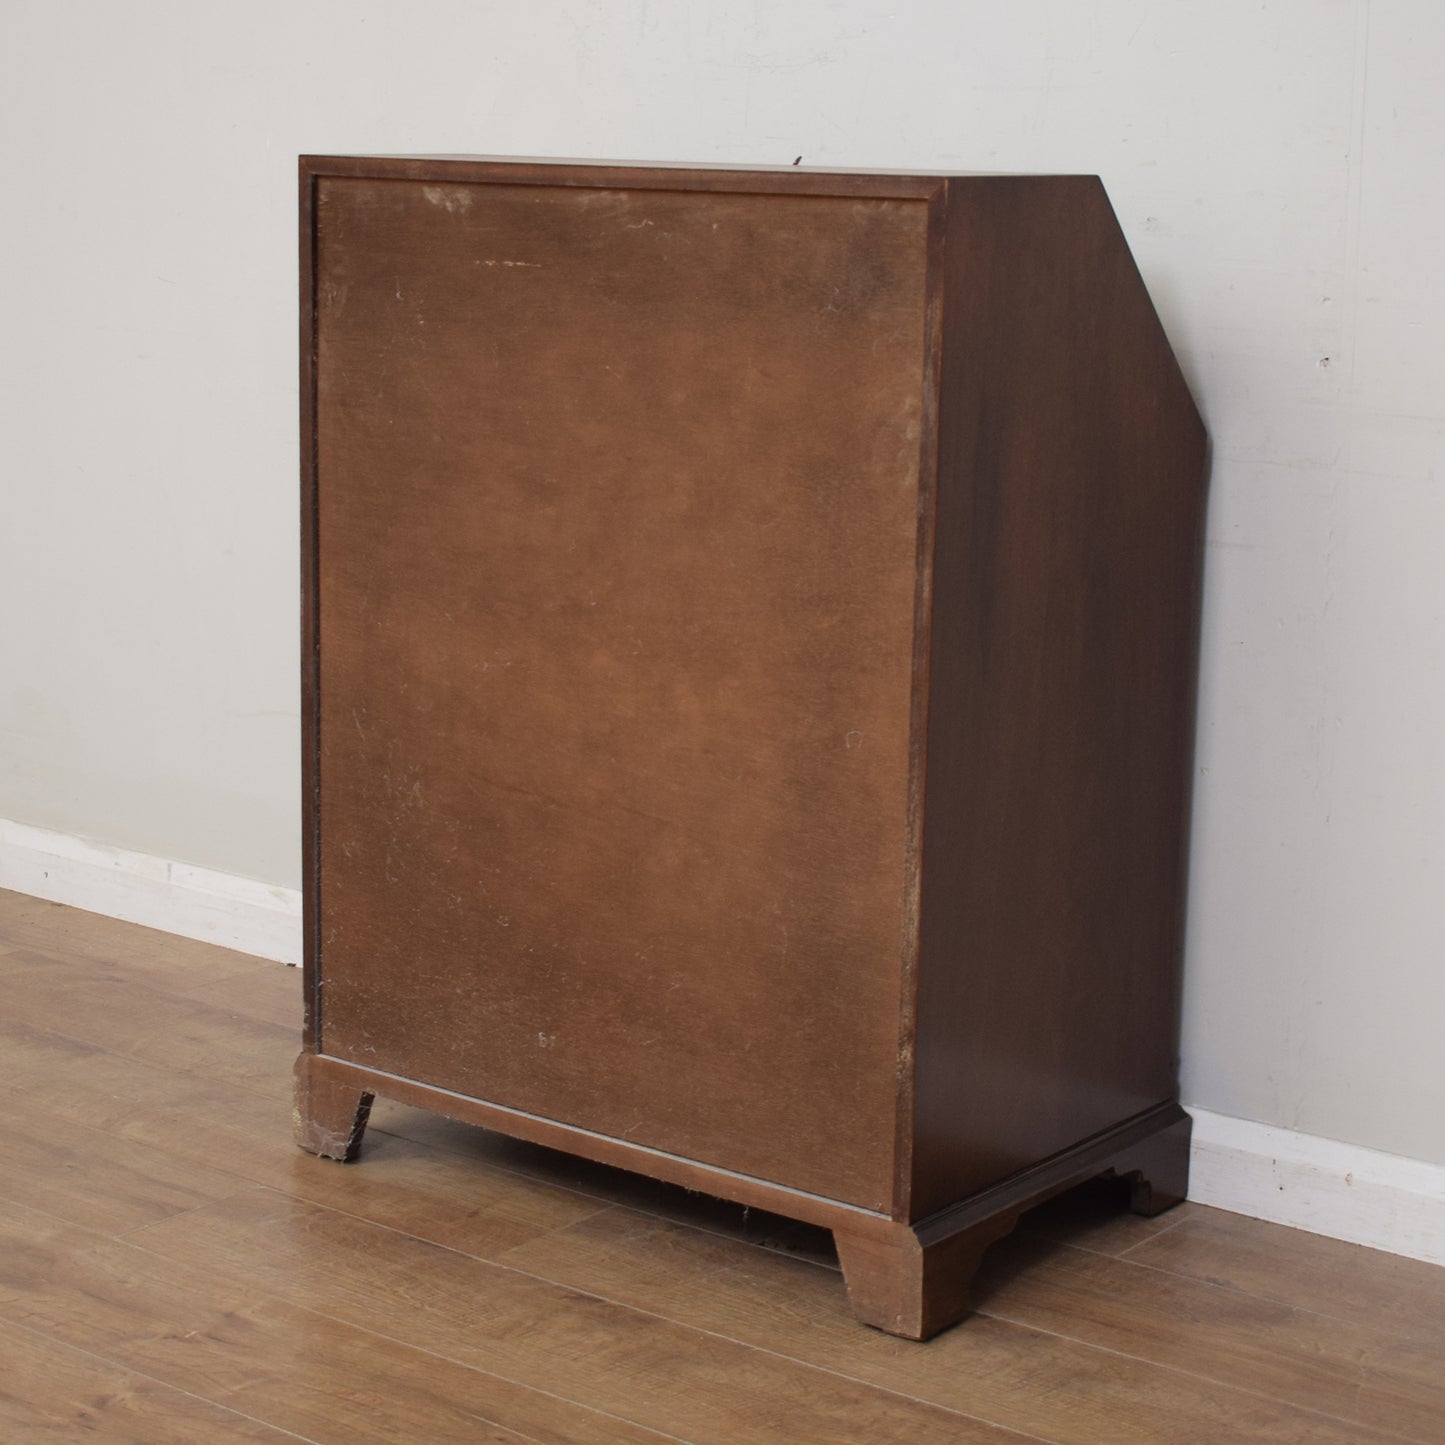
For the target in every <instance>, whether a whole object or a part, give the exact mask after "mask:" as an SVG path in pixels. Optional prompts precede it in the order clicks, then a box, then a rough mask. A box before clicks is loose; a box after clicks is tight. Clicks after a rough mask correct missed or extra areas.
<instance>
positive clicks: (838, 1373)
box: [125, 1184, 1067, 1445]
mask: <svg viewBox="0 0 1445 1445" xmlns="http://www.w3.org/2000/svg"><path fill="white" fill-rule="evenodd" d="M254 1187H255V1188H256V1189H261V1190H265V1191H266V1192H267V1193H269V1194H279V1195H283V1196H284V1197H286V1198H288V1199H298V1197H297V1196H295V1195H291V1194H288V1193H287V1192H286V1191H285V1190H282V1189H276V1188H274V1187H273V1186H271V1185H265V1184H258V1185H255V1186H254ZM298 1202H299V1203H302V1204H306V1205H308V1206H310V1207H311V1208H315V1209H325V1210H328V1211H329V1212H330V1213H333V1214H337V1215H340V1216H341V1217H342V1218H345V1219H354V1220H356V1221H357V1222H359V1223H362V1224H367V1225H370V1226H371V1227H372V1228H374V1229H384V1230H386V1231H387V1232H388V1233H391V1234H395V1235H398V1236H400V1237H401V1238H403V1239H410V1240H413V1241H414V1242H416V1243H418V1244H423V1245H426V1246H427V1247H429V1248H431V1249H438V1250H443V1251H445V1252H446V1253H448V1254H455V1255H457V1256H459V1257H460V1258H462V1259H469V1260H472V1261H474V1262H475V1263H478V1264H482V1265H485V1266H487V1267H488V1268H491V1269H501V1270H505V1271H506V1272H507V1273H508V1274H512V1275H516V1276H517V1277H518V1278H520V1279H528V1280H532V1281H534V1282H536V1283H538V1284H545V1285H548V1286H550V1287H551V1288H554V1289H563V1290H566V1291H567V1292H568V1293H569V1294H575V1295H579V1296H582V1297H584V1298H587V1299H593V1300H597V1301H599V1302H601V1303H603V1304H608V1305H611V1306H613V1307H614V1308H616V1309H622V1310H626V1311H628V1312H629V1313H631V1314H636V1315H641V1316H643V1317H645V1318H648V1319H655V1320H660V1321H662V1322H663V1323H665V1324H669V1325H672V1326H674V1327H675V1328H677V1329H681V1330H686V1331H688V1332H689V1333H693V1334H697V1335H702V1336H705V1337H707V1338H709V1339H715V1340H721V1341H723V1342H724V1343H726V1344H730V1345H736V1346H737V1347H739V1348H740V1349H745V1350H748V1351H751V1352H752V1353H754V1354H758V1355H765V1356H768V1357H769V1358H771V1359H777V1360H784V1361H786V1362H788V1363H789V1364H793V1365H797V1366H800V1367H801V1368H803V1369H806V1370H809V1371H813V1372H816V1373H818V1374H822V1375H827V1376H830V1377H832V1378H834V1379H839V1380H846V1381H848V1382H849V1383H850V1384H853V1385H858V1386H861V1387H862V1388H864V1389H867V1390H872V1391H877V1392H878V1393H879V1394H883V1395H888V1396H892V1397H893V1398H895V1399H899V1400H907V1401H909V1402H910V1403H912V1404H915V1405H921V1406H924V1407H926V1408H928V1409H932V1410H940V1411H942V1412H944V1413H945V1414H949V1415H955V1416H957V1417H958V1418H959V1419H961V1420H971V1421H973V1422H974V1423H975V1424H980V1425H988V1426H991V1427H993V1428H995V1429H999V1430H1006V1431H1008V1432H1009V1433H1010V1434H1012V1435H1015V1436H1016V1437H1017V1438H1019V1439H1020V1440H1030V1441H1036V1442H1039V1445H1067V1442H1060V1441H1053V1440H1050V1439H1049V1438H1048V1437H1046V1436H1042V1435H1033V1434H1030V1433H1029V1432H1027V1431H1023V1430H1019V1429H1017V1428H1016V1427H1015V1426H1012V1425H1004V1424H1001V1423H1000V1422H999V1421H997V1420H990V1419H988V1418H986V1417H985V1416H982V1415H975V1414H973V1413H971V1412H969V1411H967V1410H958V1409H955V1408H954V1407H952V1406H950V1405H943V1404H939V1403H938V1402H937V1401H935V1400H927V1399H924V1398H923V1397H922V1396H919V1395H912V1394H909V1393H908V1392H906V1391H903V1390H897V1389H894V1388H892V1387H890V1386H888V1385H880V1384H878V1383H877V1382H876V1381H874V1380H866V1379H862V1378H860V1377H858V1376H856V1375H850V1374H848V1373H846V1372H845V1371H842V1370H835V1369H833V1368H831V1367H829V1366H827V1365H820V1364H817V1363H815V1362H813V1361H811V1360H805V1359H802V1358H800V1357H799V1356H796V1355H789V1354H786V1353H784V1352H783V1351H780V1350H774V1349H770V1348H769V1347H767V1346H766V1345H756V1344H753V1343H751V1342H750V1341H748V1340H740V1339H737V1338H736V1337H735V1336H732V1335H727V1334H723V1333H722V1332H721V1331H718V1330H710V1329H707V1328H706V1327H704V1326H702V1325H695V1324H690V1323H688V1322H687V1321H686V1320H679V1319H676V1318H674V1317H673V1316H671V1315H666V1314H663V1313H662V1312H661V1311H659V1310H650V1309H647V1308H645V1307H643V1306H641V1305H635V1304H629V1303H628V1302H627V1301H625V1300H619V1299H614V1298H613V1297H612V1296H610V1295H606V1294H601V1293H599V1292H598V1291H596V1290H588V1289H579V1288H578V1287H577V1286H575V1285H572V1284H568V1283H566V1282H565V1281H562V1280H555V1279H551V1278H549V1277H548V1276H546V1275H542V1274H537V1273H534V1272H533V1271H531V1270H526V1269H520V1268H518V1267H517V1266H516V1265H514V1264H507V1263H505V1262H503V1261H502V1260H501V1259H487V1258H484V1257H483V1256H481V1255H476V1254H469V1253H468V1252H467V1251H466V1250H464V1249H457V1248H455V1247H454V1246H452V1245H448V1244H439V1243H437V1241H435V1240H431V1239H426V1238H425V1237H424V1236H422V1235H418V1234H412V1233H411V1232H410V1231H409V1230H405V1229H398V1228H397V1227H396V1226H395V1225H390V1224H383V1223H380V1222H379V1221H377V1220H374V1219H366V1218H365V1217H364V1216H362V1215H358V1214H351V1213H348V1212H347V1211H346V1210H342V1209H334V1208H332V1207H331V1206H330V1205H320V1204H315V1203H314V1202H313V1201H311V1200H306V1199H298ZM615 1207H624V1206H615ZM589 1217H590V1216H589ZM165 1222H166V1221H164V1220H157V1221H153V1222H152V1223H150V1224H146V1225H143V1226H142V1227H141V1228H140V1229H139V1230H137V1231H135V1233H143V1232H144V1231H145V1230H148V1229H154V1228H158V1227H160V1226H161V1225H163V1224H164V1223H165ZM564 1227H565V1226H564ZM683 1227H687V1226H683ZM125 1242H126V1243H127V1244H129V1245H131V1246H132V1247H134V1248H136V1249H142V1250H145V1252H146V1253H147V1254H152V1255H155V1256H156V1257H157V1258H161V1259H166V1258H169V1256H167V1255H164V1254H162V1253H161V1252H160V1251H158V1250H149V1249H145V1246H144V1244H141V1243H138V1242H137V1241H136V1239H135V1238H134V1237H133V1236H132V1237H129V1238H127V1240H126V1241H125ZM729 1268H736V1266H735V1265H734V1266H729ZM302 1308H308V1309H312V1312H313V1313H316V1314H326V1312H325V1311H322V1310H316V1309H313V1308H312V1307H311V1306H302ZM326 1317H327V1318H333V1317H332V1316H330V1315H329V1314H327V1315H326ZM339 1322H340V1323H351V1324H354V1322H352V1321H339ZM355 1327H356V1328H369V1327H363V1326H355ZM858 1328H859V1329H864V1328H866V1326H863V1325H859V1326H858ZM370 1332H371V1333H373V1334H377V1335H380V1336H381V1337H382V1338H384V1339H388V1340H392V1341H393V1342H394V1343H397V1344H406V1341H403V1340H397V1339H395V1337H393V1336H391V1335H387V1334H385V1333H384V1332H383V1331H380V1330H370ZM409 1348H412V1349H417V1348H422V1347H420V1346H415V1345H412V1346H409ZM426 1353H428V1354H432V1355H435V1356H436V1357H437V1358H439V1359H444V1360H448V1361H450V1362H451V1363H453V1364H460V1365H466V1367H467V1368H468V1369H475V1368H476V1367H475V1366H472V1365H467V1363H466V1361H464V1360H458V1359H457V1358H456V1357H455V1356H453V1355H443V1354H441V1353H440V1352H439V1351H435V1350H427V1351H426ZM481 1373H484V1374H492V1375H493V1378H496V1379H508V1377H507V1376H504V1375H497V1374H495V1373H494V1372H491V1371H482V1372H481ZM509 1383H512V1384H521V1383H522V1382H520V1381H515V1380H512V1381H509ZM524 1387H525V1388H527V1389H536V1388H537V1387H536V1386H533V1385H525V1386H524ZM543 1393H550V1392H546V1391H544V1392H543ZM555 1398H559V1399H561V1398H564V1397H561V1396H557V1397H555ZM572 1403H581V1402H575V1401H574V1402H572ZM585 1408H588V1409H595V1408H596V1407H595V1406H586V1407H585ZM599 1413H606V1412H599ZM626 1423H628V1424H633V1425H636V1424H638V1423H639V1422H638V1421H635V1420H628V1421H627V1422H626ZM643 1428H646V1429H652V1428H654V1427H652V1426H645V1427H643ZM667 1438H676V1437H667Z"/></svg>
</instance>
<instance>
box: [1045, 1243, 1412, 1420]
mask: <svg viewBox="0 0 1445 1445" xmlns="http://www.w3.org/2000/svg"><path fill="white" fill-rule="evenodd" d="M1161 1232H1163V1231H1161ZM1154 1237H1155V1238H1158V1236H1157V1235H1156V1236H1154ZM1142 1243H1144V1244H1147V1243H1149V1241H1148V1240H1144V1241H1142ZM1064 1247H1065V1248H1066V1249H1077V1248H1080V1246H1078V1245H1072V1244H1070V1245H1065V1246H1064ZM1138 1247H1139V1246H1135V1248H1138ZM1112 1258H1114V1259H1118V1260H1120V1261H1122V1262H1124V1263H1127V1264H1128V1265H1129V1266H1130V1267H1131V1268H1133V1269H1147V1270H1148V1271H1149V1272H1150V1273H1151V1274H1161V1275H1165V1276H1167V1277H1168V1278H1169V1279H1178V1280H1184V1281H1186V1282H1188V1283H1189V1284H1191V1285H1196V1286H1200V1287H1202V1288H1205V1289H1212V1290H1215V1291H1217V1292H1219V1293H1221V1294H1225V1295H1233V1296H1236V1297H1237V1298H1240V1299H1250V1300H1259V1301H1260V1302H1261V1303H1263V1304H1271V1305H1275V1306H1276V1307H1278V1308H1279V1309H1286V1310H1293V1311H1294V1312H1295V1313H1297V1314H1302V1315H1308V1316H1309V1317H1310V1318H1311V1319H1317V1320H1325V1321H1328V1322H1329V1323H1330V1324H1335V1325H1347V1326H1350V1327H1352V1328H1354V1329H1367V1330H1370V1331H1373V1332H1375V1333H1377V1334H1381V1335H1384V1336H1385V1337H1386V1338H1387V1339H1391V1340H1404V1341H1407V1342H1408V1343H1410V1344H1413V1345H1419V1344H1423V1343H1424V1342H1423V1341H1421V1340H1419V1339H1417V1338H1416V1337H1415V1336H1413V1335H1410V1334H1407V1333H1406V1332H1405V1331H1403V1330H1399V1329H1392V1328H1391V1327H1390V1326H1389V1325H1387V1324H1378V1323H1374V1322H1371V1323H1370V1324H1368V1325H1362V1324H1360V1322H1359V1321H1358V1320H1354V1319H1350V1318H1349V1317H1348V1316H1346V1315H1336V1314H1330V1313H1329V1312H1328V1311H1327V1310H1318V1309H1312V1308H1311V1307H1310V1306H1309V1305H1302V1304H1295V1303H1294V1302H1293V1301H1291V1300H1284V1299H1279V1298H1277V1297H1276V1296H1274V1295H1268V1294H1259V1293H1257V1292H1256V1291H1254V1290H1248V1289H1243V1288H1241V1287H1240V1286H1239V1285H1233V1284H1226V1283H1224V1282H1223V1281H1222V1280H1217V1279H1211V1278H1209V1277H1207V1276H1205V1275H1199V1274H1183V1273H1181V1272H1180V1271H1179V1270H1177V1269H1169V1268H1168V1267H1166V1266H1165V1265H1162V1264H1152V1263H1150V1261H1149V1260H1147V1259H1128V1260H1126V1259H1125V1257H1124V1256H1123V1255H1114V1256H1112ZM1432 1445H1433V1442H1432Z"/></svg>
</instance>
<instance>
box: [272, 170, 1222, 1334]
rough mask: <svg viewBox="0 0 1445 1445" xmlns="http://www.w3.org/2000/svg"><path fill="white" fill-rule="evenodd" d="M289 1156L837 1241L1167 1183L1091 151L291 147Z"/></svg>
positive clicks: (1175, 606)
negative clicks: (299, 1017) (1064, 155)
mask: <svg viewBox="0 0 1445 1445" xmlns="http://www.w3.org/2000/svg"><path fill="white" fill-rule="evenodd" d="M301 204H302V247H301V259H302V287H303V307H302V407H303V438H302V440H303V446H302V451H303V489H304V504H303V567H304V650H303V668H304V685H303V693H304V749H305V757H304V788H305V800H304V810H305V817H304V827H305V838H306V850H305V851H306V880H305V899H306V994H307V1012H306V1025H305V1028H306V1034H305V1047H304V1051H303V1053H302V1055H301V1057H300V1059H299V1061H298V1065H297V1077H298V1087H297V1129H298V1138H299V1141H300V1142H301V1144H302V1145H303V1147H305V1148H308V1149H310V1150H313V1151H314V1152H316V1153H318V1154H323V1155H327V1156H330V1157H333V1158H343V1159H349V1158H351V1157H353V1156H354V1155H355V1153H356V1151H357V1148H358V1145H359V1143H360V1140H361V1136H362V1131H363V1129H364V1126H365V1121H366V1113H367V1109H368V1107H369V1105H370V1102H371V1099H372V1097H373V1096H374V1095H376V1094H381V1095H383V1096H386V1097H389V1098H395V1099H398V1100H401V1101H403V1102H407V1103H411V1104H416V1105H420V1106H422V1107H424V1108H428V1109H434V1110H437V1111H439V1112H441V1113H444V1114H447V1115H450V1116H453V1117H455V1118H458V1119H463V1120H468V1121H472V1122H474V1123H477V1124H480V1125H484V1126H485V1127H487V1128H489V1129H495V1130H500V1131H502V1132H504V1133H507V1134H512V1135H516V1136H519V1137H522V1138H526V1139H530V1140H533V1141H536V1142H539V1143H543V1144H549V1145H552V1146H555V1147H558V1148H561V1149H566V1150H570V1151H572V1152H574V1153H577V1154H581V1155H586V1156H588V1157H590V1158H593V1159H597V1160H602V1161H604V1162H607V1163H610V1164H616V1165H622V1166H624V1167H626V1168H629V1169H634V1170H638V1171H641V1172H643V1173H647V1174H650V1175H654V1176H657V1177H659V1178H662V1179H666V1180H670V1181H673V1182H675V1183H679V1184H683V1185H687V1186H689V1187H692V1188H696V1189H701V1190H706V1191H708V1192H710V1193H713V1194H717V1195H721V1196H724V1197H727V1198H731V1199H735V1200H738V1201H741V1202H743V1203H747V1204H751V1205H756V1206H762V1207H765V1208H768V1209H771V1210H774V1211H776V1212H778V1213H781V1214H785V1215H790V1216H793V1217H795V1218H798V1219H802V1220H807V1221H810V1222H812V1223H815V1224H819V1225H823V1226H825V1227H827V1228H829V1229H831V1230H832V1231H833V1232H834V1235H835V1237H836V1240H837V1244H838V1249H839V1254H840V1257H841V1260H842V1264H843V1268H844V1273H845V1277H846V1280H847V1287H848V1291H849V1295H850V1298H851V1301H852V1304H853V1308H854V1310H855V1312H856V1313H857V1315H858V1316H859V1318H861V1319H863V1320H865V1321H867V1322H868V1323H870V1324H873V1325H877V1326H879V1327H880V1328H882V1329H885V1330H889V1331H891V1332H894V1333H897V1334H901V1335H907V1336H912V1337H918V1338H922V1337H926V1336H928V1335H929V1334H931V1333H933V1332H935V1331H937V1330H938V1329H940V1328H942V1327H943V1326H945V1325H947V1324H949V1323H951V1322H952V1321H953V1320H955V1319H957V1318H958V1317H959V1316H960V1315H962V1314H963V1313H964V1312H965V1311H966V1308H967V1290H968V1283H969V1279H970V1276H971V1275H972V1273H973V1270H974V1268H975V1266H976V1264H977V1262H978V1259H979V1256H980V1254H981V1253H982V1251H983V1249H984V1248H985V1247H986V1246H987V1245H988V1244H989V1243H990V1242H991V1241H993V1240H994V1239H996V1238H998V1237H999V1236H1000V1235H1001V1234H1003V1233H1005V1232H1006V1231H1007V1230H1008V1229H1010V1228H1011V1227H1012V1225H1013V1223H1014V1221H1015V1219H1016V1218H1017V1216H1018V1215H1019V1213H1020V1212H1021V1211H1022V1210H1024V1209H1025V1208H1027V1207H1029V1206H1031V1205H1033V1204H1035V1203H1038V1202H1040V1201H1041V1200H1043V1199H1045V1198H1047V1197H1048V1196H1049V1195H1051V1194H1055V1193H1058V1192H1059V1191H1061V1190H1063V1189H1066V1188H1068V1187H1070V1186H1071V1185H1073V1184H1075V1183H1078V1182H1080V1181H1081V1180H1083V1179H1086V1178H1089V1177H1091V1176H1094V1175H1098V1174H1105V1173H1110V1172H1113V1173H1116V1174H1119V1175H1124V1176H1128V1177H1129V1178H1131V1179H1132V1180H1133V1193H1132V1197H1133V1202H1134V1207H1136V1208H1138V1209H1142V1210H1146V1211H1154V1210H1157V1209H1161V1208H1164V1207H1166V1206H1167V1205H1168V1204H1170V1203H1173V1202H1175V1201H1176V1200H1178V1199H1179V1198H1181V1197H1182V1196H1183V1193H1184V1189H1185V1179H1186V1171H1187V1163H1188V1143H1189V1122H1188V1118H1187V1116H1186V1115H1185V1114H1184V1113H1183V1112H1182V1111H1181V1110H1180V1108H1179V1107H1178V1104H1177V1102H1176V1098H1177V1068H1176V1045H1177V1037H1178V1008H1179V969H1180V953H1181V939H1182V925H1183V909H1184V885H1185V844H1186V838H1187V831H1188V829H1187V824H1188V795H1189V778H1190V772H1191V755H1192V734H1193V719H1194V677H1195V668H1196V650H1197V643H1196V636H1197V630H1198V609H1199V586H1200V556H1201V536H1202V523H1203V503H1204V481H1205V452H1206V444H1205V436H1204V431H1203V428H1202V425H1201V423H1200V420H1199V417H1198V414H1197V413H1196V411H1195V408H1194V406H1193V404H1192V402H1191V400H1190V398H1189V395H1188V393H1187V391H1186V388H1185V385H1184V383H1183V380H1182V378H1181V375H1180V372H1179V369H1178V367H1177V365H1176V363H1175V360H1174V357H1173V355H1172V353H1171V351H1170V349H1169V346H1168V343H1167V341H1166V339H1165V337H1164V334H1163V332H1162V330H1161V328H1160V325H1159V322H1158V320H1157V318H1156V316H1155V313H1154V311H1153V308H1152V307H1151V305H1150V302H1149V298H1148V296H1147V294H1146V292H1145V290H1144V287H1143V285H1142V283H1141V281H1140V279H1139V275H1138V272H1137V271H1136V269H1135V267H1134V264H1133V262H1132V260H1131V258H1130V255H1129V251H1128V248H1127V246H1126V245H1125V242H1124V239H1123V237H1122V235H1121V233H1120V230H1119V227H1118V225H1117V223H1116V221H1115V219H1114V216H1113V213H1112V211H1111V209H1110V207H1109V204H1108V201H1107V199H1106V198H1105V195H1104V192H1103V189H1102V187H1101V186H1100V184H1099V182H1098V181H1097V179H1095V178H1092V177H1073V176H1069V177H1015V176H943V175H931V174H898V175H882V174H856V173H850V174H841V173H838V174H835V173H828V172H824V171H815V170H810V171H803V170H797V169H778V170H768V171H739V170H727V169H707V168H683V167H651V166H648V167H643V166H621V165H581V164H573V163H545V162H500V161H489V160H469V159H425V158H416V159H397V158H390V159H366V158H316V157H309V158H305V159H303V161H302V165H301Z"/></svg>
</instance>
